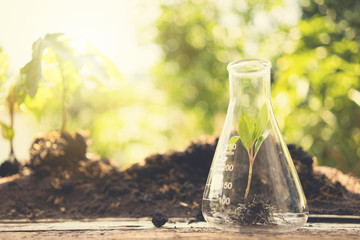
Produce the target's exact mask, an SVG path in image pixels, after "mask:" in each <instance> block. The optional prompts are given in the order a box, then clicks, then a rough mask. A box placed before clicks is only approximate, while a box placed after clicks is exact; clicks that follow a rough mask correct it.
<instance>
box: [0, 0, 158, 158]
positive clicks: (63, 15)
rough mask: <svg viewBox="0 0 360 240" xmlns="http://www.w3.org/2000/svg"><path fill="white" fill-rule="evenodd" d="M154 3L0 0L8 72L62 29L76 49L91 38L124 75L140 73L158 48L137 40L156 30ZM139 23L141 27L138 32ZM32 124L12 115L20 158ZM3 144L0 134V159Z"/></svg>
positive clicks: (1, 114)
mask: <svg viewBox="0 0 360 240" xmlns="http://www.w3.org/2000/svg"><path fill="white" fill-rule="evenodd" d="M158 7H159V4H158V1H141V0H131V1H128V0H0V46H1V47H2V49H3V51H4V52H5V53H6V54H7V55H8V56H9V59H10V73H12V74H15V73H17V72H18V71H19V69H20V68H21V67H23V66H24V65H25V64H26V63H27V62H28V61H30V59H31V47H32V43H33V42H34V41H36V40H37V39H39V38H40V37H44V36H45V35H46V34H47V33H64V34H65V36H66V37H67V38H70V39H71V40H73V43H74V45H75V47H77V48H78V49H79V50H80V51H81V49H84V48H85V46H86V45H87V43H88V42H91V44H92V45H93V46H94V47H96V48H98V49H99V50H100V51H101V52H102V53H103V54H105V55H106V56H107V57H109V58H110V59H111V60H112V61H113V62H115V63H116V64H117V66H118V68H119V70H120V72H121V73H123V74H124V75H137V74H143V73H145V72H146V71H147V69H148V67H150V66H152V65H153V64H154V63H155V62H156V61H157V58H158V57H159V47H156V46H155V45H154V44H147V45H144V44H141V42H142V43H144V42H146V40H150V39H151V37H153V36H154V34H156V31H155V30H154V28H151V27H149V24H151V23H152V22H153V21H154V20H155V19H156V18H157V17H158V15H159V14H160V11H159V9H158ZM146 26H147V27H146ZM141 27H143V28H144V27H146V28H145V30H146V31H145V32H144V33H143V34H142V35H141V36H142V37H140V35H139V31H138V29H139V28H141ZM0 120H2V121H5V122H8V115H7V113H6V111H5V109H0ZM23 122H26V123H27V125H28V126H25V125H24V124H22V123H23ZM34 126H36V124H35V120H34V123H32V121H31V119H23V117H22V116H20V115H18V116H17V117H16V122H15V129H16V132H17V133H18V134H16V136H15V139H14V142H15V147H16V149H15V151H16V155H17V157H18V158H19V159H24V158H26V157H27V156H28V149H29V147H30V143H31V142H30V141H29V140H31V139H32V137H33V136H34V135H35V134H36V128H34ZM20 133H21V134H20ZM8 149H9V148H8V143H7V142H6V141H5V140H4V139H3V138H2V137H0V162H1V161H2V160H4V159H5V158H6V157H7V155H8V152H9V150H8Z"/></svg>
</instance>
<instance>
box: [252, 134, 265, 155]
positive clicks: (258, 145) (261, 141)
mask: <svg viewBox="0 0 360 240" xmlns="http://www.w3.org/2000/svg"><path fill="white" fill-rule="evenodd" d="M265 139H266V138H264V137H263V136H260V138H259V139H258V140H256V142H255V149H254V156H255V155H256V154H257V152H258V151H259V149H260V147H261V144H262V143H263V142H264V140H265Z"/></svg>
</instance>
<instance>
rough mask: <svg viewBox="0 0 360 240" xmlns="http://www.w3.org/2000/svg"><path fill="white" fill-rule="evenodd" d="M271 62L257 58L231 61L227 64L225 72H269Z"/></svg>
mask: <svg viewBox="0 0 360 240" xmlns="http://www.w3.org/2000/svg"><path fill="white" fill-rule="evenodd" d="M270 68H271V62H270V61H268V60H265V59H259V58H247V59H241V60H236V61H232V62H230V63H229V64H228V66H227V70H228V71H229V72H234V73H236V74H249V73H258V72H262V71H266V70H270Z"/></svg>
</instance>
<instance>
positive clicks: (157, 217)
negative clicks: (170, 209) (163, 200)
mask: <svg viewBox="0 0 360 240" xmlns="http://www.w3.org/2000/svg"><path fill="white" fill-rule="evenodd" d="M167 221H168V219H167V217H165V216H164V215H163V214H161V213H158V212H156V213H155V214H154V215H153V217H152V219H151V222H152V223H153V224H154V226H155V227H158V228H159V227H161V226H163V225H164V224H165V223H167Z"/></svg>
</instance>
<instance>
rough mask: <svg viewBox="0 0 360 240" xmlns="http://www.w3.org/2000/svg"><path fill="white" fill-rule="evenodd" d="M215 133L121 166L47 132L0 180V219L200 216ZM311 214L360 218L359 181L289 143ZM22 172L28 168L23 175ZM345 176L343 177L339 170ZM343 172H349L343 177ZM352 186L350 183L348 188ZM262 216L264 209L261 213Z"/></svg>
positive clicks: (80, 140) (78, 138) (76, 140)
mask: <svg viewBox="0 0 360 240" xmlns="http://www.w3.org/2000/svg"><path fill="white" fill-rule="evenodd" d="M216 143H217V138H203V139H199V140H197V141H194V142H192V143H190V144H189V145H188V147H187V148H186V149H184V150H183V151H169V152H167V153H165V154H155V155H152V156H149V157H148V158H146V159H145V163H144V165H140V164H135V165H133V166H132V167H130V168H128V169H126V170H119V169H118V168H117V167H114V165H112V164H111V163H110V161H109V160H107V159H102V158H100V157H96V156H89V155H86V138H85V137H83V136H82V135H81V134H79V133H76V134H73V135H70V134H68V133H59V132H50V133H46V134H44V135H43V136H41V137H38V138H36V139H35V140H34V143H33V144H32V147H31V149H30V155H31V159H30V160H29V162H28V163H27V164H26V166H27V167H26V166H25V167H24V169H23V171H22V172H23V175H22V176H18V175H17V176H13V177H12V178H9V179H0V180H1V182H0V196H1V201H0V219H24V218H27V219H29V220H31V221H36V219H40V218H67V219H69V218H70V219H82V218H99V217H151V216H155V215H154V214H155V213H156V212H159V213H160V212H161V213H162V214H164V215H166V216H167V217H189V218H190V219H194V221H200V220H203V218H202V214H201V200H202V194H203V190H204V185H205V183H206V178H207V175H208V172H209V169H210V165H211V161H212V158H213V155H214V152H215V147H216ZM289 151H290V154H291V156H292V157H293V160H294V164H295V167H296V169H297V171H298V173H299V177H300V180H301V182H302V186H303V188H304V192H305V195H306V197H307V200H308V204H309V210H310V213H312V214H315V213H316V214H351V215H358V216H360V195H359V194H358V193H359V192H356V191H349V190H348V189H356V188H357V189H358V185H357V184H359V185H360V180H358V179H354V178H353V181H352V182H351V184H342V183H343V182H346V181H342V183H340V182H337V181H335V180H334V179H331V178H329V177H328V175H327V174H326V172H327V171H328V170H325V169H323V170H324V171H321V173H320V172H319V171H317V170H316V169H319V167H318V166H316V168H315V167H314V166H315V159H314V158H313V157H311V156H309V155H308V154H307V153H306V152H304V151H303V150H302V149H301V148H298V147H296V146H294V145H289ZM26 172H29V173H27V174H26ZM344 176H345V175H344ZM344 178H349V177H348V176H345V177H344ZM350 185H351V186H350ZM261 214H262V213H261Z"/></svg>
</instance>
